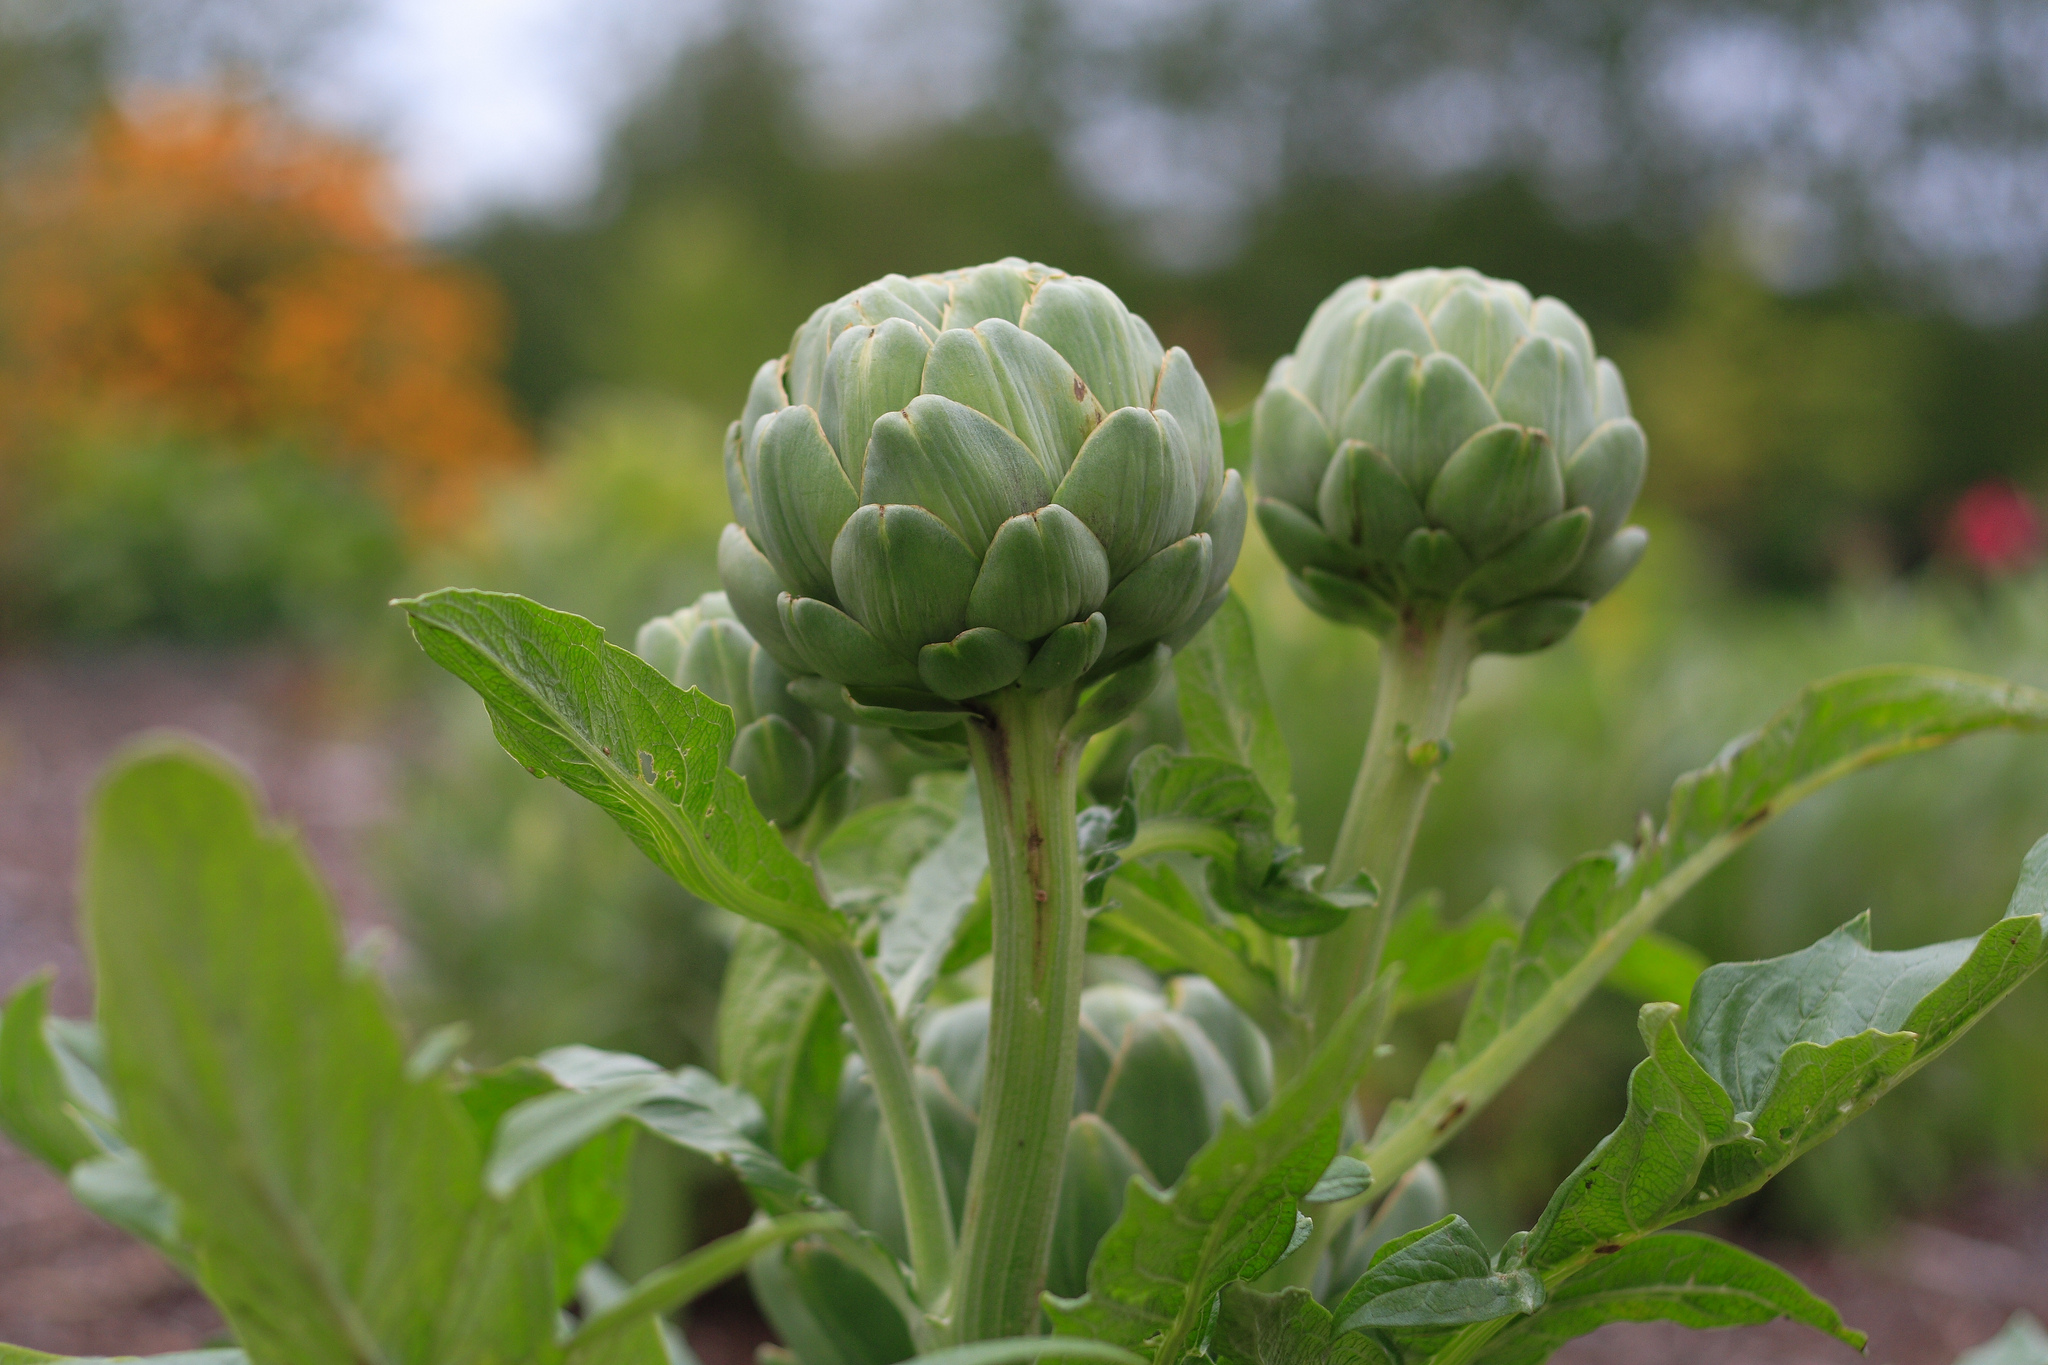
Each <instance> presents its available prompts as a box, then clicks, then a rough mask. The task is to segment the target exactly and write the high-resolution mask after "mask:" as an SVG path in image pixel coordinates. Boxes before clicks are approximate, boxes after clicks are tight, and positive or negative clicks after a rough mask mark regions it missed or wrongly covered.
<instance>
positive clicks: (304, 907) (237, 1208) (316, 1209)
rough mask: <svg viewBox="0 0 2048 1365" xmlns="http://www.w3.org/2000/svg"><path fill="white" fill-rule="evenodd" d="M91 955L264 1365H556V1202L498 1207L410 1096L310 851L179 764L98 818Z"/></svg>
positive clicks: (153, 1113)
mask: <svg viewBox="0 0 2048 1365" xmlns="http://www.w3.org/2000/svg"><path fill="white" fill-rule="evenodd" d="M85 869H86V870H85V878H84V897H83V901H84V904H83V920H84V924H83V926H82V927H83V935H84V937H85V938H86V939H87V940H88V942H89V943H90V945H91V948H92V955H93V959H94V961H95V964H96V966H97V968H98V999H99V1002H100V1019H101V1027H102V1029H103V1030H104V1034H105V1040H106V1052H107V1060H108V1066H109V1072H110V1076H111V1078H112V1088H113V1090H114V1093H115V1095H116V1098H117V1101H118V1104H119V1108H120V1113H121V1119H122V1123H123V1125H124V1128H125V1129H126V1131H127V1134H128V1136H129V1137H130V1139H131V1140H132V1141H133V1142H134V1144H135V1146H136V1148H137V1149H138V1150H139V1151H140V1152H141V1153H142V1154H143V1155H144V1156H145V1157H146V1158H147V1159H148V1163H149V1169H150V1170H151V1171H152V1172H153V1173H154V1175H155V1177H156V1179H157V1180H158V1181H160V1182H161V1184H162V1186H163V1188H164V1190H165V1191H166V1192H168V1194H169V1195H170V1196H171V1197H172V1198H174V1199H175V1200H176V1202H177V1207H178V1211H179V1224H180V1230H181V1232H182V1234H183V1235H184V1237H185V1239H186V1240H188V1241H189V1242H190V1244H191V1246H192V1247H193V1249H194V1252H195V1257H196V1260H197V1263H198V1265H199V1267H200V1271H201V1282H202V1284H203V1286H204V1287H205V1289H206V1290H207V1293H208V1294H209V1296H210V1297H212V1299H213V1300H214V1302H215V1303H216V1304H217V1305H218V1306H219V1307H220V1309H221V1311H222V1313H223V1315H224V1316H225V1317H226V1318H227V1319H228V1322H229V1323H230V1325H231V1326H232V1327H233V1329H234V1332H235V1335H236V1336H237V1337H238V1338H239V1339H240V1341H241V1342H242V1344H243V1345H244V1347H245V1348H246V1349H247V1350H248V1351H249V1353H250V1357H251V1359H253V1360H255V1361H257V1362H258V1363H259V1365H264V1363H265V1362H279V1363H282V1362H290V1365H319V1363H320V1362H327V1361H331V1362H334V1365H359V1362H362V1361H379V1362H390V1363H391V1365H397V1363H398V1362H420V1363H421V1365H425V1362H433V1363H434V1365H458V1363H459V1362H467V1361H473V1362H480V1363H481V1362H489V1361H502V1360H546V1359H549V1358H551V1357H552V1353H553V1329H554V1316H555V1300H554V1298H553V1297H552V1295H553V1289H554V1282H555V1277H554V1272H553V1267H552V1263H551V1254H550V1253H551V1248H550V1245H549V1229H548V1223H547V1216H546V1213H545V1210H544V1208H543V1204H542V1200H541V1196H540V1195H539V1193H538V1192H537V1191H536V1192H531V1193H529V1195H528V1196H526V1197H523V1198H520V1199H516V1200H513V1201H510V1202H504V1203H501V1202H499V1201H497V1200H493V1199H491V1198H489V1197H488V1196H487V1195H486V1194H485V1193H484V1190H483V1182H482V1179H481V1175H482V1156H481V1152H480V1151H479V1147H478V1143H477V1140H476V1137H475V1134H474V1131H473V1128H472V1125H471V1124H470V1121H469V1119H468V1118H467V1117H466V1116H465V1115H464V1113H463V1111H462V1108H461V1106H460V1105H459V1104H458V1103H457V1102H456V1101H455V1100H454V1099H453V1098H452V1097H450V1096H449V1095H448V1094H447V1093H445V1092H444V1091H443V1090H442V1089H441V1087H440V1086H439V1084H438V1083H435V1082H431V1081H414V1080H411V1079H408V1077H407V1076H406V1072H405V1056H404V1052H403V1049H402V1047H401V1044H400V1039H399V1034H398V1030H397V1028H396V1026H395V1025H394V1024H393V1022H392V1020H391V1018H390V1016H389V1013H388V1011H387V1009H386V1007H385V1003H384V1001H383V998H382V996H381V993H380V992H379V990H378V987H377V985H376V984H375V982H374V981H373V980H371V979H370V978H368V977H367V976H366V975H364V974H363V973H362V972H361V971H359V970H356V969H353V968H351V967H349V966H347V965H345V964H344V960H343V955H342V952H341V944H340V941H339V938H338V935H337V933H336V928H335V922H334V919H333V917H332V915H331V913H330V912H329V909H328V907H327V905H326V903H325V900H324V898H323V897H322V895H321V892H320V890H319V887H318V885H317V883H316V881H315V879H314V877H313V875H312V872H311V870H310V869H309V867H308V866H307V864H306V861H305V857H304V855H303V853H302V852H301V850H300V849H299V847H298V845H297V843H296V842H295V841H294V840H292V839H291V838H290V837H289V836H287V835H285V834H283V833H280V832H278V831H276V830H273V829H270V828H267V827H265V826H264V825H262V824H261V823H260V822H259V820H258V817H257V814H256V811H255V807H254V800H253V797H252V795H251V793H250V792H249V790H248V787H247V785H246V784H245V783H244V782H243V780H242V779H241V777H240V776H239V775H238V774H236V773H234V772H232V771H231V770H230V769H228V768H227V766H226V765H225V764H224V763H222V762H221V761H220V760H219V759H217V758H215V757H213V756H212V755H210V754H208V753H205V752H203V751H201V750H198V749H196V748H194V747H191V746H185V745H156V746H152V747H150V748H148V749H145V750H144V751H142V752H139V753H136V754H134V755H132V756H131V757H129V758H128V759H126V760H125V761H123V762H121V763H120V764H119V765H117V767H116V768H115V770H114V771H113V773H112V775H111V776H110V777H108V778H107V779H106V780H105V782H104V783H103V784H102V786H101V788H100V790H99V792H98V794H97V796H96V798H95V800H94V802H93V806H92V811H91V818H90V821H89V827H88V835H87V848H86V857H85Z"/></svg>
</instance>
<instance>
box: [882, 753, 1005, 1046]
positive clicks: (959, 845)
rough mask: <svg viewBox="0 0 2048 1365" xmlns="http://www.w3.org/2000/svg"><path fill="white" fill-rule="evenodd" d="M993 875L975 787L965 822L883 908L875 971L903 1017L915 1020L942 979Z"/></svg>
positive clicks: (965, 802)
mask: <svg viewBox="0 0 2048 1365" xmlns="http://www.w3.org/2000/svg"><path fill="white" fill-rule="evenodd" d="M987 875H988V838H987V836H986V834H985V833H984V832H983V830H982V826H981V797H980V794H979V793H978V792H977V791H976V790H975V789H974V787H973V786H972V785H970V786H968V788H967V789H966V792H965V794H964V796H963V799H962V800H961V803H960V818H959V819H958V820H956V821H955V822H954V824H953V827H952V829H950V830H948V831H947V833H946V836H945V837H944V838H943V839H941V840H939V842H938V843H937V844H936V845H934V846H933V848H932V849H931V851H930V852H928V853H926V854H925V855H924V857H923V858H921V859H919V860H918V862H917V865H916V866H915V867H913V868H911V869H910V876H909V877H908V879H906V881H905V882H904V886H903V891H902V893H901V894H900V895H897V896H894V897H892V898H891V899H890V900H889V901H888V902H886V903H885V904H884V905H883V907H882V932H881V941H880V944H879V945H878V948H877V951H876V954H875V966H876V968H877V969H878V970H879V971H880V972H881V975H882V980H883V981H884V982H886V983H887V984H888V987H889V994H890V996H891V998H892V999H893V1001H894V1003H895V1006H896V1013H897V1015H898V1016H900V1017H902V1018H905V1019H907V1018H909V1017H910V1016H911V1013H912V1011H913V1010H915V1009H916V1008H917V1006H918V1005H919V1004H921V1003H922V1002H923V1000H924V997H925V995H926V993H927V992H929V991H930V990H931V988H932V984H933V983H934V982H935V981H937V980H938V979H939V975H940V972H941V970H942V969H943V968H944V966H945V963H946V958H947V956H948V955H949V954H950V953H951V952H952V950H953V948H954V946H955V944H956V943H957V942H958V940H959V938H960V932H961V929H962V928H963V927H964V926H965V925H966V923H967V918H968V914H969V912H970V911H972V910H973V909H974V902H975V897H976V895H977V894H978V893H979V891H980V889H981V883H982V879H983V878H984V877H985V876H987Z"/></svg>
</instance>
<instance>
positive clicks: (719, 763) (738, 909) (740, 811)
mask: <svg viewBox="0 0 2048 1365" xmlns="http://www.w3.org/2000/svg"><path fill="white" fill-rule="evenodd" d="M402 605H404V607H405V608H406V610H407V611H408V612H409V613H411V615H412V617H413V621H414V626H413V631H414V634H415V635H416V636H417V637H418V639H419V641H420V645H421V647H422V648H423V649H425V650H426V651H427V653H428V654H429V655H430V656H431V657H433V658H434V659H435V660H436V661H437V662H439V663H441V664H442V665H443V666H444V667H446V668H447V669H448V670H449V671H450V672H452V673H454V674H455V675H456V676H457V677H460V678H462V679H463V681H465V682H467V683H469V684H470V685H471V686H472V687H474V688H476V689H477V691H478V692H479V693H481V694H482V695H483V696H484V698H485V701H486V703H487V704H488V705H489V706H490V707H491V716H492V723H493V725H494V726H495V727H496V729H497V733H498V738H499V740H500V741H501V742H502V743H503V744H504V745H505V746H506V748H507V750H508V751H509V752H510V753H511V754H512V756H513V757H514V758H516V759H518V760H519V761H520V762H521V763H522V764H524V765H525V766H526V767H527V768H529V769H531V770H532V771H533V772H534V773H535V774H536V775H537V776H554V777H558V778H560V779H561V780H562V782H563V783H564V785H566V786H568V787H569V788H570V789H571V790H573V791H575V792H577V793H578V794H579V795H581V796H584V797H587V798H588V799H590V800H591V801H593V802H595V803H596V804H597V805H599V806H600V807H602V808H603V809H604V810H605V811H606V812H607V813H609V814H610V815H611V816H612V818H613V819H614V820H616V821H617V822H618V823H619V824H620V826H621V827H622V828H624V829H625V830H626V831H627V833H628V834H629V835H631V836H632V837H633V840H634V842H635V843H637V844H638V845H639V846H640V848H641V850H642V851H643V852H645V853H646V854H647V855H648V856H649V857H650V858H652V859H654V861H655V862H656V863H657V864H659V865H660V866H661V867H662V868H663V870H665V871H667V872H668V873H669V875H671V876H673V877H674V878H675V879H676V880H677V881H679V882H681V883H682V884H683V885H684V886H685V887H687V888H689V889H690V891H692V892H693V893H694V894H696V895H699V896H702V897H703V898H704V899H706V900H709V901H711V902H712V903H713V904H717V905H723V906H725V907H726V908H727V909H729V910H732V911H734V912H735V913H738V914H742V915H745V916H747V917H748V918H750V919H758V920H760V921H761V922H763V923H766V924H770V925H773V926H774V927H776V928H778V929H782V930H785V931H786V932H790V933H808V934H812V935H818V936H822V937H828V938H829V937H836V936H839V935H842V934H843V933H844V932H845V928H844V924H843V921H841V919H840V918H839V917H838V916H837V915H836V914H835V913H834V912H833V911H832V909H831V908H830V907H828V906H827V905H826V904H825V902H824V898H823V897H822V896H821V895H820V894H819V893H818V889H817V886H816V883H815V882H814V881H813V880H812V878H811V876H810V874H809V872H808V871H807V870H806V869H805V868H804V867H803V865H802V864H800V863H798V862H797V861H796V859H795V858H794V857H793V856H791V855H790V853H789V851H788V850H787V849H785V848H784V847H783V846H782V843H781V841H780V840H779V839H778V838H776V836H775V832H774V831H773V829H771V828H770V827H769V825H768V823H767V822H766V821H765V820H763V819H762V818H761V817H760V815H759V813H758V812H757V811H755V809H754V806H753V803H752V801H751V800H749V799H747V797H746V787H745V786H744V784H742V783H741V781H740V779H739V777H738V776H737V775H736V774H734V773H733V772H732V770H731V769H729V768H727V767H726V766H725V760H726V758H727V757H728V756H729V755H730V753H731V752H732V736H733V730H732V713H731V712H730V711H728V710H726V709H725V708H724V707H722V706H720V705H719V704H718V703H717V702H714V701H712V700H710V699H709V698H708V697H705V696H704V695H703V694H702V693H699V692H684V691H682V690H681V689H680V688H678V687H676V685H675V684H674V683H671V682H669V681H668V680H667V679H666V678H664V677H662V676H661V675H660V674H659V673H657V672H656V671H655V670H654V669H653V668H652V667H650V666H649V665H648V664H646V663H644V662H642V661H641V660H640V659H638V658H636V657H635V656H633V655H632V654H630V653H628V652H627V651H625V650H623V649H620V648H618V647H617V646H616V645H608V644H606V643H605V642H604V633H603V632H602V631H600V630H599V629H598V628H597V627H595V626H593V625H591V624H590V623H589V622H588V621H585V620H583V619H582V618H580V617H576V616H571V615H569V614H567V613H566V612H556V611H549V610H547V609H546V608H545V607H538V606H535V605H534V604H533V603H531V602H528V601H526V600H525V599H523V598H519V597H512V596H507V595H504V594H500V593H475V592H462V591H459V590H456V589H444V590H443V591H441V592H438V593H433V594H430V595H428V596H426V597H422V598H413V599H410V600H409V601H407V602H405V603H403V604H402ZM700 811H701V812H702V813H701V814H699V812H700Z"/></svg>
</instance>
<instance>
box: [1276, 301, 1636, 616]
mask: <svg viewBox="0 0 2048 1365" xmlns="http://www.w3.org/2000/svg"><path fill="white" fill-rule="evenodd" d="M1645 459H1646V447H1645V444H1644V440H1643V431H1642V428H1641V427H1639V426H1637V425H1636V423H1635V422H1634V421H1633V420H1631V418H1630V417H1629V409H1628V395H1627V393H1626V391H1625V390H1624V389H1623V388H1622V382H1621V372H1620V371H1619V370H1617V369H1615V367H1614V364H1613V362H1612V361H1609V360H1606V359H1602V358H1600V357H1598V356H1596V355H1595V353H1594V350H1593V337H1592V333H1590V332H1589V331H1588V330H1587V329H1586V324H1585V323H1583V322H1581V321H1580V320H1579V316H1578V314H1576V313H1574V312H1573V311H1572V310H1571V309H1570V308H1567V307H1566V306H1565V305H1564V304H1562V303H1560V302H1559V301H1558V300H1556V299H1553V298H1543V299H1535V300H1532V299H1531V298H1530V297H1529V291H1528V290H1526V289H1524V288H1523V287H1522V286H1521V285H1519V284H1515V283H1513V282H1512V281H1509V280H1496V279H1491V278H1489V277H1487V276H1485V275H1481V274H1479V273H1478V272H1476V271H1472V270H1411V271H1408V272H1407V273H1405V274H1401V275H1395V276H1393V277H1392V278H1390V279H1384V280H1375V279H1366V278H1360V279H1355V280H1352V281H1351V282H1350V283H1349V284H1346V285H1344V286H1343V287H1341V288H1340V289H1338V290H1337V292H1336V293H1334V294H1332V295H1331V296H1330V297H1329V298H1328V299H1326V300H1324V301H1323V304H1322V306H1321V307H1319V308H1317V309H1316V311H1315V315H1314V316H1313V317H1311V318H1310V319H1309V322H1308V326H1307V327H1306V328H1305V329H1304V330H1303V332H1302V334H1301V342H1300V344H1299V345H1298V346H1297V347H1296V348H1295V351H1294V354H1293V355H1291V356H1287V357H1284V358H1282V359H1281V360H1280V361H1279V363H1278V364H1276V365H1274V367H1273V372H1272V374H1271V376H1270V377H1269V378H1268V379H1267V381H1266V388H1265V391H1264V392H1263V393H1261V394H1260V395H1259V401H1258V406H1257V407H1256V408H1255V409H1254V413H1253V419H1252V462H1253V463H1252V467H1253V473H1254V477H1255V478H1256V479H1257V481H1258V486H1259V500H1258V513H1259V525H1260V526H1261V527H1262V528H1263V529H1264V531H1265V533H1266V539H1267V540H1268V541H1269V542H1271V544H1272V546H1273V550H1274V553H1276V554H1277V555H1278V556H1279V557H1280V559H1281V560H1282V562H1284V563H1285V564H1286V566H1287V569H1288V581H1289V582H1290V583H1291V584H1292V585H1293V587H1294V590H1295V591H1296V593H1298V594H1299V595H1300V597H1301V599H1302V600H1303V601H1304V602H1306V603H1308V605H1309V606H1310V607H1312V608H1314V609H1315V610H1316V611H1318V612H1321V613H1322V614H1323V615H1325V616H1328V617H1331V618H1332V619H1334V620H1338V621H1345V622H1349V623H1352V624H1355V625H1362V626H1365V627H1366V628H1367V629H1370V630H1372V631H1374V632H1375V633H1377V634H1385V632H1386V631H1387V630H1388V629H1389V628H1390V627H1391V626H1392V625H1393V624H1394V623H1395V621H1397V620H1398V619H1400V618H1401V617H1402V616H1403V615H1404V614H1406V613H1408V612H1410V611H1411V610H1414V609H1416V608H1418V607H1420V608H1422V609H1424V610H1429V609H1432V608H1434V607H1437V606H1440V605H1441V604H1444V603H1447V602H1450V601H1453V600H1455V601H1459V602H1462V603H1464V604H1466V605H1467V606H1468V607H1469V609H1470V610H1471V611H1472V612H1473V613H1474V614H1475V615H1476V616H1478V618H1479V619H1478V639H1479V644H1480V646H1481V647H1482V648H1485V649H1491V650H1496V651H1500V652H1503V653H1521V652H1525V651H1528V650H1533V649H1541V648H1544V647H1545V646H1548V645H1550V644H1552V643H1554V642H1555V641H1557V640H1559V639H1561V638H1562V637H1563V636H1564V635H1565V634H1566V633H1568V632H1569V631H1570V630H1571V629H1572V627H1573V626H1575V625H1577V624H1578V621H1579V618H1580V617H1582V616H1584V615H1585V612H1586V608H1587V607H1588V606H1589V605H1590V604H1591V603H1592V602H1594V601H1596V600H1598V599H1599V598H1600V597H1602V596H1603V595H1605V594H1606V593H1607V592H1609V591H1611V590H1612V589H1613V588H1614V586H1615V585H1616V584H1617V583H1619V582H1620V581H1621V580H1622V578H1623V577H1625V576H1626V575H1627V574H1628V572H1629V570H1630V569H1632V568H1634V567H1635V564H1636V561H1637V560H1638V559H1640V558H1642V554H1643V548H1644V546H1645V545H1646V544H1648V541H1649V537H1648V535H1647V534H1646V533H1645V532H1644V531H1643V530H1642V529H1641V528H1640V527H1633V526H1624V525H1623V524H1622V523H1623V522H1624V521H1625V520H1626V519H1627V517H1628V514H1629V509H1630V508H1631V507H1633V506H1634V505H1635V499H1636V493H1637V491H1638V490H1639V489H1640V488H1641V487H1642V482H1643V469H1644V462H1645Z"/></svg>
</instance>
